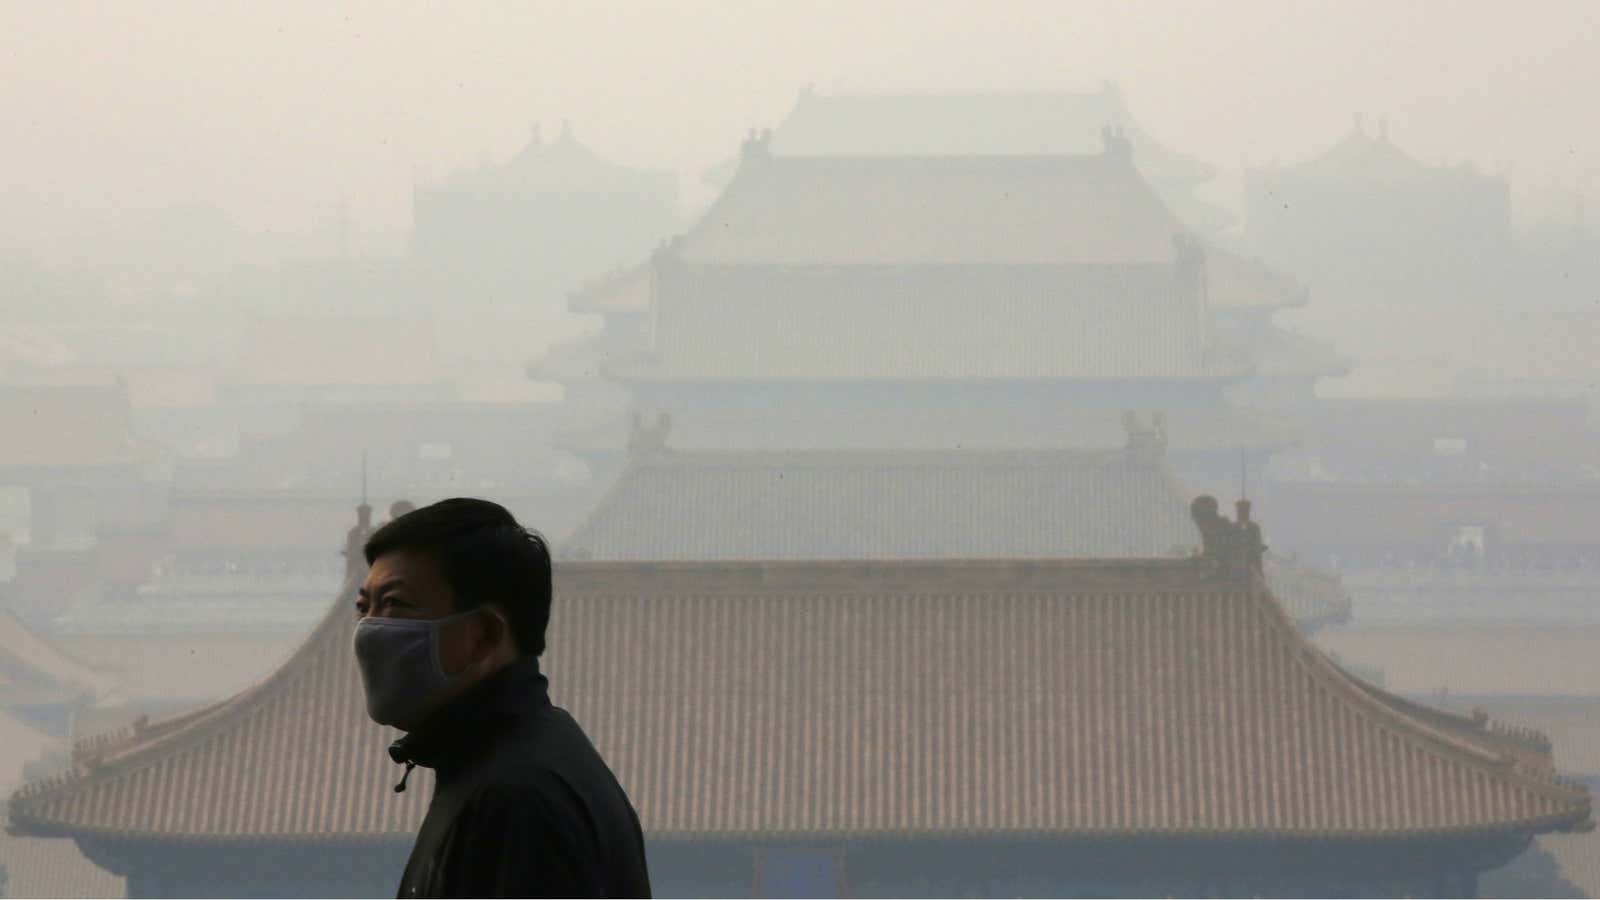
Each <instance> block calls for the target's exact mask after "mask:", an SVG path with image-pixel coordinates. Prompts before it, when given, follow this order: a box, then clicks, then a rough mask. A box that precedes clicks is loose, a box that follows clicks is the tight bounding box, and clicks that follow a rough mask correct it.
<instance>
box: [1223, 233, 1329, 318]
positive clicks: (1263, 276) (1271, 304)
mask: <svg viewBox="0 0 1600 900" xmlns="http://www.w3.org/2000/svg"><path fill="white" fill-rule="evenodd" d="M1206 294H1207V296H1208V297H1209V298H1210V301H1211V305H1212V306H1213V307H1216V308H1218V309H1263V310H1268V309H1279V308H1282V307H1287V306H1304V305H1305V303H1306V288H1305V286H1304V285H1302V284H1301V283H1300V282H1298V281H1296V280H1295V279H1294V278H1292V277H1290V276H1289V275H1286V274H1284V273H1282V272H1279V271H1277V270H1276V269H1273V268H1270V267H1269V266H1267V265H1266V264H1265V263H1263V262H1261V261H1260V260H1257V259H1246V258H1244V257H1242V256H1239V255H1238V254H1236V253H1230V252H1228V251H1227V250H1220V249H1218V248H1216V247H1207V248H1206Z"/></svg>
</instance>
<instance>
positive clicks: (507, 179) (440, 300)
mask: <svg viewBox="0 0 1600 900" xmlns="http://www.w3.org/2000/svg"><path fill="white" fill-rule="evenodd" d="M413 207H414V209H413V227H412V234H411V246H410V251H409V255H410V258H411V260H412V261H413V262H414V263H415V265H416V270H415V272H414V273H413V275H414V277H416V278H418V279H420V282H421V283H420V284H419V285H418V286H416V289H418V290H421V291H423V292H425V293H427V294H429V295H431V297H432V301H433V305H444V304H450V305H455V306H458V307H464V308H467V309H475V310H478V311H480V312H483V311H487V310H489V309H492V308H495V307H498V308H501V309H505V308H528V307H530V306H531V307H534V308H537V309H540V310H542V311H543V312H544V313H546V314H549V313H551V312H555V311H558V310H559V304H560V301H561V298H562V297H563V296H564V294H565V292H566V291H568V290H570V289H572V288H574V287H576V286H577V285H578V284H579V283H581V282H582V281H583V280H584V279H585V278H588V277H590V276H591V275H593V274H594V273H596V272H604V271H607V270H609V269H612V268H614V267H616V266H619V265H622V264H623V263H625V262H628V261H629V260H633V259H638V258H639V257H641V256H643V255H645V254H646V253H648V252H649V250H650V248H651V247H652V246H654V245H655V244H656V242H658V241H659V240H660V239H661V236H662V235H664V234H671V233H672V232H673V231H675V230H677V228H678V217H679V212H678V184H677V178H676V176H675V175H674V174H672V173H670V172H649V171H638V170H634V169H630V168H627V167H625V166H621V165H618V164H616V163H613V162H611V161H609V160H605V159H602V158H601V157H600V156H599V155H597V154H596V153H595V152H594V151H593V150H591V149H589V148H588V147H586V146H584V145H583V144H582V143H580V142H579V141H578V140H577V138H575V137H574V136H573V134H572V129H571V127H570V126H569V125H567V124H566V123H563V125H562V129H561V133H560V134H559V135H558V136H557V137H556V138H555V140H546V139H545V138H544V137H543V136H542V135H541V134H540V131H539V128H538V127H537V126H536V127H535V128H534V129H533V133H532V136H531V137H530V139H529V142H528V144H527V145H526V146H525V147H523V149H522V150H521V151H519V152H518V153H517V154H516V155H515V156H514V157H512V158H511V159H509V160H507V161H506V162H504V163H501V164H498V165H484V166H481V167H479V168H478V169H475V170H470V171H464V172H458V173H456V174H455V175H453V176H451V177H450V178H448V179H446V180H444V181H443V182H440V183H438V184H430V185H419V186H418V187H417V188H416V189H415V193H414V197H413Z"/></svg>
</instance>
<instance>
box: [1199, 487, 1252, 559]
mask: <svg viewBox="0 0 1600 900" xmlns="http://www.w3.org/2000/svg"><path fill="white" fill-rule="evenodd" d="M1234 509H1235V510H1236V512H1237V516H1236V518H1235V520H1234V521H1232V522H1230V521H1228V520H1227V519H1225V518H1223V516H1222V513H1221V512H1220V511H1219V506H1218V504H1217V498H1215V497H1213V496H1211V495H1209V494H1204V495H1201V496H1199V497H1196V498H1195V499H1194V502H1192V503H1190V504H1189V515H1190V516H1191V517H1192V518H1193V519H1194V524H1195V527H1196V528H1198V529H1199V531H1200V545H1201V551H1200V552H1201V555H1202V556H1203V557H1205V558H1206V559H1209V560H1212V561H1214V562H1216V563H1217V564H1218V565H1219V566H1221V568H1222V570H1223V571H1224V572H1227V573H1229V574H1231V575H1235V576H1248V575H1251V574H1256V575H1259V574H1260V573H1261V560H1262V556H1263V555H1264V554H1265V553H1266V550H1267V545H1266V544H1264V543H1262V541H1261V526H1260V525H1258V524H1256V523H1255V522H1254V521H1253V520H1252V519H1251V518H1250V501H1249V500H1243V499H1241V500H1240V501H1239V502H1238V503H1237V504H1235V505H1234Z"/></svg>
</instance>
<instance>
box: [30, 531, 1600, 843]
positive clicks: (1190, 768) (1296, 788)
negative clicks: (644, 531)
mask: <svg viewBox="0 0 1600 900" xmlns="http://www.w3.org/2000/svg"><path fill="white" fill-rule="evenodd" d="M1227 571H1228V570H1225V569H1222V568H1219V563H1218V561H1217V560H1215V559H1212V558H1191V559H1181V560H1123V561H1114V560H1105V561H1062V560H1054V561H1051V560H991V561H972V560H968V561H909V560H900V561H879V562H833V563H827V562H685V563H627V562H624V563H566V564H563V565H561V566H558V568H557V581H556V585H557V595H558V598H559V599H558V601H557V606H556V610H555V614H554V616H553V618H552V624H551V627H552V635H551V642H550V645H551V647H552V648H553V649H552V650H551V652H550V654H549V657H548V659H547V660H546V665H545V668H546V670H547V671H548V672H550V673H551V679H552V686H553V694H554V696H555V698H556V700H557V702H558V703H560V704H562V705H563V706H566V707H567V708H569V709H571V710H572V711H573V712H574V714H575V715H576V716H577V717H578V719H579V720H580V721H581V722H583V724H584V726H585V727H586V729H587V730H588V731H589V733H590V734H591V735H592V736H593V738H594V739H595V742H596V744H597V746H598V747H599V748H600V750H601V752H602V753H603V754H604V755H605V757H606V759H607V761H608V762H609V763H610V765H611V766H612V768H613V769H614V770H615V771H616V773H617V775H618V777H619V779H620V780H621V782H622V784H623V785H624V786H625V788H626V789H627V790H628V791H629V793H630V795H631V796H632V798H633V800H634V801H635V805H636V806H637V808H638V810H639V813H640V818H641V821H642V823H643V825H644V827H645V829H646V830H647V831H648V832H650V833H651V834H653V835H655V836H657V837H680V838H693V837H731V838H750V837H756V836H762V837H779V836H789V837H800V838H804V837H808V836H811V837H822V836H830V837H832V836H879V837H895V836H900V837H904V836H957V835H963V836H970V835H975V834H983V835H992V836H1005V835H1024V834H1025V835H1029V836H1035V837H1039V836H1048V837H1053V838H1056V839H1075V838H1081V839H1095V838H1106V837H1118V838H1139V837H1153V838H1166V839H1171V838H1184V837H1214V836H1218V835H1226V836H1229V837H1233V838H1282V839H1296V838H1300V839H1311V838H1319V839H1327V838H1360V839H1379V840H1395V839H1404V838H1408V837H1422V836H1427V837H1448V836H1452V835H1460V836H1469V835H1472V836H1476V835H1485V834H1494V833H1502V834H1503V833H1511V834H1518V833H1520V834H1529V833H1533V832H1543V831H1549V830H1555V829H1561V828H1571V827H1581V826H1582V825H1583V824H1584V823H1586V822H1587V821H1588V818H1589V814H1590V799H1589V795H1588V793H1587V792H1586V791H1584V790H1583V789H1582V788H1579V787H1573V786H1569V785H1567V784H1564V783H1561V782H1559V781H1557V780H1555V779H1553V778H1552V777H1551V776H1550V775H1549V774H1548V772H1546V771H1544V770H1543V769H1542V768H1541V767H1537V766H1525V765H1523V764H1522V763H1521V762H1520V761H1519V759H1518V757H1517V755H1516V754H1514V753H1508V752H1505V751H1504V750H1503V749H1502V748H1500V747H1498V746H1496V745H1495V744H1494V742H1492V741H1487V740H1480V739H1477V738H1475V737H1474V735H1473V734H1471V733H1470V732H1468V731H1464V730H1461V729H1455V728H1441V727H1438V726H1437V725H1436V724H1433V723H1430V722H1429V721H1427V720H1425V719H1424V718H1421V717H1418V716H1414V715H1411V714H1408V713H1407V712H1406V710H1405V709H1404V708H1401V707H1397V706H1394V705H1391V704H1389V703H1386V702H1385V701H1384V700H1383V699H1382V698H1380V697H1377V696H1374V695H1373V694H1372V693H1371V692H1370V691H1368V690H1367V689H1365V688H1364V687H1363V686H1361V685H1360V684H1359V683H1357V682H1356V681H1354V680H1353V679H1352V678H1350V677H1349V676H1347V675H1345V674H1344V673H1342V672H1341V671H1340V670H1339V669H1338V668H1336V667H1335V666H1333V665H1332V664H1330V663H1329V662H1328V661H1327V660H1326V659H1325V658H1323V657H1322V655H1321V654H1320V653H1318V652H1317V651H1315V650H1314V649H1313V648H1311V647H1310V646H1309V645H1308V644H1306V643H1305V641H1304V639H1303V638H1302V637H1301V636H1300V635H1299V634H1297V632H1296V631H1295V629H1294V627H1293V626H1292V625H1291V624H1290V623H1289V621H1288V620H1287V618H1286V617H1285V616H1284V615H1283V613H1282V611H1281V609H1279V607H1278V606H1277V604H1276V603H1275V602H1274V601H1273V599H1272V597H1271V596H1270V594H1269V593H1268V592H1267V591H1266V590H1265V589H1264V588H1263V587H1262V586H1261V584H1260V582H1259V581H1257V580H1254V579H1253V578H1251V577H1250V576H1248V575H1247V574H1239V575H1230V574H1226V572H1227ZM354 588H355V583H354V581H352V582H350V583H347V584H346V586H345V590H344V592H343V593H342V595H341V597H340V599H339V601H338V603H337V604H336V606H335V608H334V609H333V610H332V611H330V613H329V615H328V617H327V618H326V619H325V620H324V621H323V623H322V624H321V625H320V626H319V627H318V628H317V629H316V630H315V631H314V632H313V634H312V635H311V637H310V639H309V640H308V641H307V643H306V644H305V646H304V647H303V648H302V649H301V651H300V652H299V653H297V654H296V655H295V656H294V657H293V658H292V659H291V660H289V662H288V663H287V664H285V666H284V667H283V668H282V669H280V670H279V671H278V672H277V673H275V674H274V675H272V676H270V677H269V678H268V679H266V680H265V681H263V682H262V683H261V684H259V685H258V686H256V687H254V688H252V689H250V690H248V691H246V692H245V693H243V694H242V695H240V696H239V697H236V698H234V699H233V700H230V701H227V702H225V703H222V704H219V705H217V706H215V707H211V708H208V709H204V710H201V711H199V712H196V713H193V714H191V715H189V716H185V717H182V718H179V719H176V720H172V721H169V722H167V723H162V724H155V725H148V726H144V727H143V728H140V729H137V730H136V731H135V732H133V733H132V734H130V735H127V736H125V737H123V738H120V739H117V740H113V741H108V742H102V743H100V744H99V745H96V746H86V747H84V748H82V749H81V751H80V754H79V761H80V768H79V771H78V773H77V774H76V775H74V776H72V777H70V778H68V779H65V780H61V781H56V782H52V783H45V784H40V785H36V786H34V787H31V788H29V789H26V790H24V791H23V792H21V793H19V794H18V796H17V797H16V798H15V799H14V800H13V802H12V805H11V819H12V823H13V825H14V826H15V827H17V828H19V829H20V830H22V831H24V832H26V833H30V834H70V835H74V836H80V837H118V836H123V837H131V836H136V835H137V836H139V837H142V838H146V839H151V838H153V839H164V840H177V841H190V842H205V843H238V842H257V841H261V840H317V841H328V840H340V841H346V842H348V841H360V840H363V839H389V840H407V839H409V838H410V835H411V834H412V832H413V830H414V829H415V828H416V826H417V824H418V822H419V820H420V818H421V814H422V811H423V807H424V805H425V803H426V798H427V795H428V787H427V783H426V780H424V781H423V783H422V784H417V783H416V782H415V781H414V782H413V785H412V789H411V790H409V791H407V792H406V793H404V794H401V795H395V794H394V793H392V792H391V790H390V784H391V783H392V780H393V779H394V777H395V776H396V775H397V772H396V770H395V769H394V767H392V766H391V765H390V764H388V762H387V758H386V756H385V754H384V752H383V748H384V745H385V744H386V742H387V740H388V738H389V737H390V735H389V734H387V733H385V732H384V730H383V729H380V728H377V727H376V726H373V725H372V724H370V723H369V722H368V721H367V720H366V717H365V713H364V705H363V702H362V696H361V689H360V685H359V679H358V677H357V674H356V671H355V667H354V665H353V664H352V663H351V660H350V658H349V644H350V640H351V631H352V629H353V627H354V618H355V617H354V616H353V615H352V613H351V610H350V609H349V607H348V606H347V604H348V603H349V602H350V601H351V595H352V593H353V591H354ZM690 758H692V759H693V760H694V764H693V765H685V764H684V761H685V760H686V759H690Z"/></svg>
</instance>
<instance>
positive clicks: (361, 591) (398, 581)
mask: <svg viewBox="0 0 1600 900" xmlns="http://www.w3.org/2000/svg"><path fill="white" fill-rule="evenodd" d="M405 583H406V582H405V579H404V578H391V579H389V580H388V581H385V582H384V583H383V584H380V585H378V587H377V588H376V589H374V590H370V591H369V590H367V586H366V585H362V586H361V587H360V588H358V589H357V590H356V596H357V597H367V598H371V597H372V595H373V594H381V593H383V592H384V591H387V590H388V589H390V588H392V587H400V586H401V585H403V584H405Z"/></svg>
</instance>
